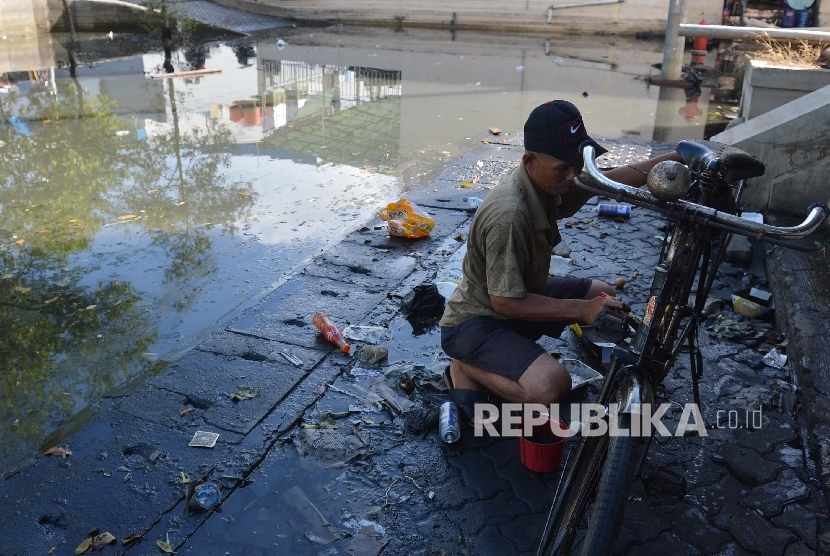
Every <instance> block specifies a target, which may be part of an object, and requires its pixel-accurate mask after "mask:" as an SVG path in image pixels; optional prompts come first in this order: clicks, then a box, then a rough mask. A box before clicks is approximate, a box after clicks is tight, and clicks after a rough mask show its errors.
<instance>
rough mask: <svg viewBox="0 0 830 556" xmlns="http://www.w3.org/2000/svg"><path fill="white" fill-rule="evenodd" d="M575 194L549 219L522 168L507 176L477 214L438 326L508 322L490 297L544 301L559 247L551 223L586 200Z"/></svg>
mask: <svg viewBox="0 0 830 556" xmlns="http://www.w3.org/2000/svg"><path fill="white" fill-rule="evenodd" d="M591 196H592V195H591V194H590V193H586V192H585V191H583V190H581V189H578V188H574V189H572V190H571V191H570V192H568V193H567V194H565V195H562V196H559V195H557V196H556V197H555V198H554V202H553V203H552V205H553V206H552V207H551V209H550V211H549V213H548V214H545V211H544V209H543V207H542V202H541V200H540V199H539V196H538V194H537V193H536V190H535V189H534V187H533V184H532V183H531V181H530V177H529V176H528V175H527V171H526V170H525V167H524V165H523V164H519V166H518V167H517V168H516V169H514V170H513V171H512V172H510V173H509V174H507V175H506V176H505V177H504V179H502V180H501V183H499V185H497V186H496V187H494V188H493V189H492V190H491V191H490V193H489V194H488V195H487V197H485V199H484V202H483V203H482V204H481V205H480V206H479V207H478V209H477V210H476V214H475V217H473V222H472V224H471V226H470V234H469V237H468V240H467V253H466V255H465V256H464V262H463V265H462V270H463V278H462V280H461V284H460V285H459V287H458V288H456V290H455V291H454V292H453V294H452V295H451V296H450V299H449V300H448V302H447V306H446V308H445V309H444V316H443V317H442V318H441V322H440V325H441V326H448V327H451V326H456V325H457V324H459V323H461V322H463V321H465V320H467V319H468V318H470V317H476V316H484V317H492V318H497V319H503V318H507V317H504V316H502V315H499V314H498V313H496V311H494V310H493V305H492V304H491V303H490V295H496V296H499V297H524V296H525V295H527V294H528V293H536V294H540V295H544V293H545V286H546V284H547V279H548V275H549V269H550V257H551V253H552V251H553V248H554V247H555V246H556V244H558V243H559V242H560V241H562V238H561V236H560V235H559V229H558V228H557V225H556V221H557V220H558V219H560V218H565V217H567V216H571V215H573V214H574V213H575V212H576V211H577V210H579V208H580V207H581V206H582V205H584V204H585V202H586V201H587V200H588V199H590V198H591Z"/></svg>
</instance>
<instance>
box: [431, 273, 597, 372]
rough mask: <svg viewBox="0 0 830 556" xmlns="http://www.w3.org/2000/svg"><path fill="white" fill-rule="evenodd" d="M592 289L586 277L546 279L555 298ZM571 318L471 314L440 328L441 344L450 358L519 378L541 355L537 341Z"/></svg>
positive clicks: (561, 328)
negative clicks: (541, 319)
mask: <svg viewBox="0 0 830 556" xmlns="http://www.w3.org/2000/svg"><path fill="white" fill-rule="evenodd" d="M590 288H591V280H589V279H587V278H548V284H547V287H546V288H545V295H546V296H547V297H552V298H555V299H584V298H585V295H587V293H588V290H589V289H590ZM570 324H573V323H572V322H570V321H562V320H556V321H548V322H536V321H526V320H518V319H494V318H491V317H472V318H469V319H467V320H465V321H464V322H462V323H461V324H458V325H457V326H451V327H441V347H442V348H444V352H445V353H446V354H447V355H449V356H450V357H452V358H453V359H460V360H461V361H463V362H465V363H468V364H470V365H473V366H474V367H478V368H480V369H483V370H485V371H488V372H491V373H496V374H497V375H502V376H505V377H507V378H510V379H512V380H516V381H518V380H519V378H520V377H521V376H522V374H524V372H525V371H526V370H527V368H528V367H529V366H530V364H531V363H533V362H534V361H535V360H536V359H537V358H538V357H539V356H540V355H542V354H543V353H546V352H545V350H544V349H542V347H541V346H540V345H539V344H537V343H536V340H538V339H539V338H541V337H542V336H550V337H552V338H558V337H559V336H560V335H561V334H562V332H563V331H564V330H565V327H566V326H568V325H570Z"/></svg>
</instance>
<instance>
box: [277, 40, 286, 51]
mask: <svg viewBox="0 0 830 556" xmlns="http://www.w3.org/2000/svg"><path fill="white" fill-rule="evenodd" d="M287 44H288V43H286V42H285V41H284V40H282V39H279V40H277V48H278V49H279V50H282V49H283V48H285V46H286V45H287Z"/></svg>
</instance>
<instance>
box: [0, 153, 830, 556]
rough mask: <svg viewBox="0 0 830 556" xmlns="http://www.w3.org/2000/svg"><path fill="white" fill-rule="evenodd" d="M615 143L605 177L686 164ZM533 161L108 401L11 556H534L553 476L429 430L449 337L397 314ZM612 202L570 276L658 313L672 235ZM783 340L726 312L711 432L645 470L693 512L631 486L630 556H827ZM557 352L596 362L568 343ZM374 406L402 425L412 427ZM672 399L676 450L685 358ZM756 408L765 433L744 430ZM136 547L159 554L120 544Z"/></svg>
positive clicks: (23, 495)
mask: <svg viewBox="0 0 830 556" xmlns="http://www.w3.org/2000/svg"><path fill="white" fill-rule="evenodd" d="M511 139H514V140H516V141H517V144H520V139H519V138H513V137H511ZM608 143H610V144H611V145H612V146H613V149H612V151H611V153H610V155H606V157H607V158H606V162H605V165H608V166H612V165H613V166H615V165H618V164H623V163H627V162H630V161H632V160H636V159H639V158H645V157H647V156H649V155H651V154H657V153H658V152H663V151H665V149H667V148H671V146H669V145H663V144H648V143H642V144H634V143H615V142H608ZM520 155H521V149H520V148H518V147H515V146H503V145H497V144H488V145H483V146H482V147H481V149H480V150H478V151H476V152H473V153H470V154H469V155H467V156H465V157H463V158H462V159H460V160H458V161H457V162H456V163H455V164H453V165H452V166H450V167H449V168H447V169H446V170H445V171H444V172H443V173H442V174H441V175H439V176H438V177H437V178H436V179H435V180H434V181H433V182H431V183H430V184H429V185H428V186H426V187H424V188H423V189H418V190H415V191H410V192H408V194H407V197H408V198H409V199H411V200H412V201H414V202H416V203H418V204H420V205H422V206H424V207H426V208H427V210H428V211H429V212H430V214H432V216H433V217H434V218H435V220H436V228H435V230H434V231H433V232H432V234H431V235H430V236H429V237H428V238H425V239H423V240H418V241H412V240H405V239H400V238H390V237H389V236H388V235H387V234H386V231H385V227H384V226H383V223H382V222H380V221H379V220H377V221H372V222H368V223H366V226H365V227H362V228H360V229H359V230H355V231H354V232H352V233H351V234H349V235H348V236H346V237H345V238H342V240H341V241H338V242H336V243H333V244H332V245H331V246H330V247H329V248H328V249H326V250H325V251H324V252H322V253H320V254H319V255H317V256H315V257H314V258H312V259H311V260H310V261H308V264H307V265H306V266H305V267H304V268H303V269H301V270H300V271H299V272H298V273H297V274H296V275H295V276H294V277H293V278H292V279H290V280H289V281H287V282H285V283H284V284H282V285H281V286H280V287H278V288H276V289H275V290H274V291H273V292H271V293H270V294H269V295H267V296H265V297H264V298H263V299H262V300H261V301H260V302H259V303H258V304H257V305H255V306H254V307H251V308H250V309H248V310H247V311H246V312H244V313H243V314H241V315H239V316H238V317H236V318H235V319H234V320H232V321H231V322H230V323H229V324H228V325H227V326H226V327H224V329H223V330H219V331H217V332H216V333H214V334H213V335H211V336H210V337H209V338H208V339H206V340H205V341H204V342H203V343H201V344H200V345H199V346H198V347H197V348H196V349H194V350H192V351H190V352H188V353H186V354H185V355H184V356H183V357H182V358H181V359H180V360H178V361H174V362H170V364H169V365H168V366H167V367H166V368H164V369H161V370H160V371H159V374H158V375H157V376H155V377H153V378H151V379H150V380H149V381H147V382H146V383H144V384H140V385H137V386H136V388H135V390H134V391H132V392H129V393H125V394H124V395H122V396H117V397H110V398H107V399H105V400H102V401H101V402H100V403H99V404H98V405H97V406H96V407H95V408H94V409H95V411H96V412H97V417H96V418H94V419H93V420H92V421H91V422H90V423H89V424H88V425H87V426H85V427H84V428H82V429H81V430H79V431H77V432H75V433H74V434H72V435H70V436H68V437H67V438H65V439H61V440H60V444H61V445H62V446H66V447H67V448H69V449H70V450H71V451H72V455H71V456H69V457H68V458H66V459H64V458H60V457H54V456H44V457H40V458H38V459H37V460H36V461H35V462H34V463H33V464H32V465H30V466H29V467H27V468H26V469H24V470H22V471H21V472H19V473H17V474H16V475H13V476H12V477H10V478H8V479H7V480H5V481H4V482H3V484H2V485H0V501H2V506H0V554H2V555H3V556H11V555H22V554H27V555H28V554H44V553H48V552H49V551H50V550H51V549H52V548H53V547H56V548H54V551H53V552H52V554H72V553H73V550H74V549H75V547H76V546H77V545H78V544H80V543H81V542H82V541H83V540H84V539H85V538H86V537H87V535H88V534H89V533H90V531H91V530H93V529H96V528H98V529H100V531H101V532H104V531H108V532H111V533H112V534H113V535H114V536H115V537H116V538H117V539H118V543H117V546H108V547H105V548H103V551H106V552H108V553H126V554H159V553H161V552H160V548H159V546H158V545H157V541H164V542H169V544H170V545H171V546H172V548H173V549H175V550H178V551H179V553H183V554H246V555H250V554H314V555H317V554H326V555H332V556H333V555H335V554H352V555H353V556H355V555H365V554H380V553H382V554H440V553H446V554H467V555H470V554H480V555H487V554H494V555H495V554H498V555H504V554H532V553H533V549H534V547H535V544H536V543H537V542H538V536H539V534H540V533H541V530H542V526H543V524H544V521H545V518H546V513H547V508H548V505H549V503H550V501H551V499H552V497H553V494H554V492H555V490H556V485H557V481H558V478H559V475H558V473H551V474H545V475H540V474H536V473H533V472H530V471H528V470H527V469H525V468H524V467H523V466H522V464H521V463H520V462H519V457H518V454H519V449H518V440H517V439H515V438H513V439H476V438H474V437H471V436H470V435H467V436H466V437H465V438H464V439H463V440H462V441H460V442H459V443H458V444H457V445H449V446H447V445H444V444H442V443H441V442H440V440H439V439H438V437H437V434H436V431H435V429H434V426H433V425H431V423H432V422H434V419H435V414H434V408H435V406H437V404H439V403H440V401H441V400H442V399H444V398H445V393H443V392H442V391H441V385H440V378H439V377H440V375H439V374H438V373H439V372H440V370H441V369H442V368H443V366H444V365H445V364H446V362H447V360H446V357H445V356H444V355H443V353H442V351H441V349H440V345H439V332H438V330H437V328H436V327H435V323H434V322H429V321H424V322H413V321H410V320H407V319H405V318H404V317H403V315H402V314H401V310H400V306H399V304H400V299H401V298H402V297H403V296H404V295H405V294H406V293H408V292H409V291H410V290H411V289H412V288H413V287H414V286H415V285H417V284H419V283H421V282H423V281H427V280H435V279H440V278H442V277H452V276H453V273H455V272H457V268H458V264H459V262H460V253H461V249H462V247H463V243H464V239H465V238H466V234H467V231H468V229H469V224H470V221H471V216H472V214H471V213H470V212H467V211H465V210H463V209H464V208H466V206H467V205H466V203H464V201H463V197H465V196H469V195H478V196H482V197H483V196H484V195H485V194H486V192H487V188H489V187H490V186H492V184H493V183H494V182H496V181H498V180H499V179H500V178H501V176H502V174H503V172H504V171H505V170H507V169H508V168H509V167H510V166H512V165H513V164H515V163H516V162H517V161H518V159H519V157H520ZM462 182H469V183H473V184H474V185H473V188H471V189H466V188H461V187H460V186H459V184H460V183H462ZM595 202H596V200H594V201H592V202H591V203H589V204H588V205H586V207H584V208H583V210H582V211H580V213H578V214H577V215H575V216H574V217H573V218H569V219H566V220H565V222H564V223H563V226H562V231H563V237H564V238H565V241H567V242H568V244H569V245H570V247H571V249H572V252H571V254H570V260H571V263H570V265H569V266H568V267H567V268H568V270H569V275H571V276H586V277H589V276H590V277H601V278H605V279H609V280H610V279H613V278H615V277H617V276H622V277H625V278H626V279H627V280H628V282H627V284H626V286H625V288H624V290H622V291H621V295H622V296H623V297H624V298H625V299H627V300H628V301H629V302H630V303H631V304H632V306H633V309H634V312H635V313H642V312H643V310H644V308H645V301H646V297H647V292H648V286H649V282H650V276H651V269H652V268H653V266H654V264H655V262H656V259H657V255H658V253H659V248H660V239H659V237H658V236H660V233H659V232H658V227H659V226H660V224H661V221H660V220H659V219H658V218H657V217H656V216H653V215H650V214H649V213H647V211H645V210H643V209H634V210H633V214H632V217H631V219H630V220H626V221H624V222H615V221H614V220H611V219H606V218H599V217H597V216H596V212H595V210H594V206H593V205H594V203H595ZM762 256H763V251H762V250H757V249H756V258H755V260H754V261H753V266H752V267H750V268H749V269H743V268H739V267H733V266H731V265H729V264H724V265H723V267H722V269H721V273H720V277H719V279H718V280H717V282H716V284H715V287H714V288H713V292H712V295H713V296H715V297H719V298H723V299H727V298H728V297H729V294H731V292H732V291H734V290H736V289H739V288H740V287H745V286H747V285H749V284H750V283H751V284H753V285H759V286H762V287H764V286H765V285H767V283H766V282H765V281H764V277H763V274H764V269H763V264H762ZM774 275H775V273H771V276H774ZM318 310H324V311H326V312H327V313H328V314H329V315H331V317H332V318H333V319H334V321H335V322H337V323H338V324H339V325H340V326H341V329H342V328H345V327H346V326H347V325H355V326H365V327H375V328H377V329H380V330H374V329H364V332H383V333H384V334H386V337H385V338H386V339H381V340H379V341H377V342H376V343H378V344H380V345H383V346H385V347H387V349H388V350H389V357H388V360H386V361H383V362H382V363H381V365H379V366H372V365H368V364H365V363H361V361H360V353H361V345H362V342H354V343H353V350H352V356H351V357H347V356H344V355H342V354H340V353H339V352H336V351H334V350H333V349H332V347H331V346H330V345H328V344H327V343H326V342H325V341H324V340H322V339H321V338H320V336H319V334H318V333H317V331H316V329H315V328H314V327H313V325H312V323H311V315H312V314H313V313H314V312H315V311H318ZM825 314H826V313H825ZM772 328H773V326H772V324H770V323H761V322H755V323H750V322H748V321H744V320H743V319H741V318H739V317H737V316H736V315H734V314H732V312H731V311H730V310H729V309H728V308H727V309H726V310H724V311H722V312H721V313H720V314H717V315H713V317H712V318H711V319H710V320H709V321H707V326H706V327H705V330H703V331H702V332H701V345H702V347H703V351H704V359H705V367H704V379H703V383H702V387H701V397H702V399H703V404H704V409H703V416H704V420H705V422H706V424H707V426H711V427H713V428H710V429H709V435H708V436H707V437H705V438H701V437H697V436H694V435H687V436H686V437H685V438H666V439H659V440H658V441H656V442H655V443H654V444H653V445H652V449H651V451H650V454H649V458H648V460H647V469H648V470H650V471H652V472H656V471H657V470H658V469H659V468H661V467H662V468H664V469H668V470H670V471H672V472H674V473H677V474H679V475H681V476H683V477H684V478H685V481H686V484H687V488H686V495H685V496H682V497H681V498H679V499H677V498H672V497H670V496H667V495H666V493H664V492H661V490H660V488H659V484H658V482H657V481H656V479H650V480H647V481H645V483H643V482H640V481H638V482H636V483H635V484H634V485H633V492H632V494H631V496H630V499H629V503H628V506H627V509H626V515H625V521H624V525H623V530H622V533H621V535H620V538H619V542H618V551H619V552H620V553H626V554H655V553H659V552H670V553H673V554H750V553H755V554H758V553H760V554H776V555H778V554H787V555H795V554H816V553H823V551H824V548H825V547H824V545H823V544H822V543H821V539H822V538H823V537H822V535H824V534H825V533H827V532H828V531H830V524H828V519H827V509H826V505H825V502H824V499H823V497H822V496H821V488H820V485H819V483H818V481H817V472H816V468H815V466H814V465H813V464H812V460H811V454H810V452H809V450H806V449H805V446H808V443H807V441H808V440H809V431H808V430H807V428H806V425H805V420H804V415H803V411H802V410H799V409H798V407H797V404H794V403H793V396H792V395H791V393H792V392H794V391H795V389H796V385H797V384H798V382H797V378H796V377H795V376H794V375H793V374H792V373H791V372H790V370H789V369H790V368H791V367H790V368H785V369H775V368H772V367H768V366H765V365H764V364H763V361H762V359H761V358H762V353H761V351H759V348H764V347H770V346H769V344H768V343H767V341H766V340H772V341H776V340H778V339H779V338H776V336H775V334H774V332H773V331H772V330H771V329H772ZM791 340H792V341H793V343H795V342H794V340H795V338H792V339H791ZM543 345H544V347H545V348H546V349H548V350H549V351H551V352H554V353H558V354H560V355H561V356H562V357H569V356H570V357H574V358H581V359H586V360H589V358H590V355H589V354H588V353H587V352H586V351H585V350H584V348H583V347H582V346H581V344H579V343H578V342H577V341H576V340H575V338H574V337H573V335H572V334H571V333H570V332H567V333H566V334H565V335H563V337H562V338H561V339H545V340H544V342H543ZM787 349H788V353H789V349H791V348H790V346H788V347H787ZM281 351H287V352H288V353H289V354H290V355H293V356H295V357H297V358H299V360H300V361H301V364H300V365H299V366H296V365H294V364H292V363H290V362H289V361H288V359H286V357H285V356H284V355H282V354H281ZM594 363H596V362H594ZM402 376H407V377H412V378H414V379H415V385H416V386H415V390H414V392H413V393H412V394H411V395H406V394H405V393H403V392H402V391H401V390H399V389H398V388H397V384H398V381H399V379H400V378H401V377H402ZM332 386H333V388H332ZM587 388H591V387H587ZM253 392H258V393H257V394H256V395H255V396H254V397H251V398H250V399H241V400H240V401H233V400H232V398H231V395H232V394H234V393H237V394H240V393H241V394H245V393H248V394H251V393H253ZM373 392H374V393H375V394H378V393H380V395H381V396H388V397H391V398H394V399H395V400H396V403H397V404H398V405H399V406H400V407H406V408H407V409H406V410H405V411H403V412H402V413H401V414H400V415H398V416H397V417H396V416H394V415H392V414H390V413H388V412H387V410H384V409H382V408H379V407H378V406H376V405H375V403H374V402H375V401H376V400H377V398H376V397H372V396H371V394H372V393H373ZM390 392H391V394H390ZM589 393H590V390H587V389H586V390H581V391H580V392H579V393H578V394H577V395H578V396H587V395H588V394H589ZM658 395H659V401H661V402H669V401H670V402H672V403H673V404H675V407H676V408H677V409H676V410H674V409H673V410H672V411H670V412H669V415H668V416H667V418H666V419H665V420H664V422H665V423H666V424H667V426H668V427H669V429H670V430H674V428H675V426H676V423H677V421H678V419H679V417H680V406H682V404H684V403H687V402H690V401H691V397H692V396H691V386H690V381H689V371H688V362H687V360H686V359H685V358H681V361H679V362H678V364H677V366H676V368H675V370H673V371H672V372H671V373H670V374H669V376H668V377H667V378H666V380H665V382H664V385H663V387H662V388H661V389H660V390H659V391H658ZM244 397H245V396H243V398H244ZM410 404H411V406H410ZM678 404H679V405H678ZM758 408H760V409H761V411H762V415H763V422H762V424H761V427H759V428H758V427H755V428H752V427H750V429H747V428H745V427H740V426H738V425H742V424H744V423H745V421H744V417H745V416H746V412H747V411H752V410H757V409H758ZM410 410H411V411H410ZM719 410H721V411H727V412H728V411H731V410H734V411H736V412H738V413H739V414H736V419H735V422H734V424H735V427H734V428H730V422H729V420H728V419H727V421H726V423H724V422H723V417H721V422H720V425H721V427H720V428H718V427H717V426H716V425H717V423H718V413H717V412H718V411H719ZM412 415H415V416H416V417H417V418H416V419H413V418H411V416H412ZM722 415H726V414H722ZM739 417H740V418H739ZM197 430H202V431H209V432H215V433H218V434H219V439H218V442H217V444H216V446H215V447H213V448H196V447H190V446H188V443H189V442H190V440H191V437H192V436H193V434H194V432H195V431H197ZM568 449H569V448H567V447H566V457H567V450H568ZM203 479H205V480H209V481H210V482H212V483H214V484H215V485H217V486H218V487H219V488H220V489H221V491H222V497H223V501H222V504H221V506H220V510H219V511H215V512H208V513H201V512H198V513H196V512H190V511H186V500H185V492H186V489H187V485H188V484H191V485H192V484H193V482H195V481H199V480H203ZM131 534H138V535H142V539H141V540H140V541H138V542H136V543H133V544H130V545H127V546H124V545H122V544H121V539H123V538H124V537H126V536H128V535H131Z"/></svg>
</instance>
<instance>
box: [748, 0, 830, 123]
mask: <svg viewBox="0 0 830 556" xmlns="http://www.w3.org/2000/svg"><path fill="white" fill-rule="evenodd" d="M828 3H830V2H828ZM827 85H830V70H826V69H820V68H797V67H783V66H777V65H773V64H770V63H767V62H761V61H758V60H751V61H750V62H749V64H748V65H747V69H746V75H745V77H744V83H743V90H742V91H741V117H743V118H744V119H745V120H750V119H752V118H755V117H758V116H760V115H761V114H764V113H766V112H769V111H770V110H772V109H774V108H778V107H779V106H783V105H784V104H787V103H788V102H791V101H793V100H795V99H797V98H799V97H802V96H804V95H806V94H807V93H811V92H813V91H816V90H818V89H821V88H822V87H826V86H827Z"/></svg>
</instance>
